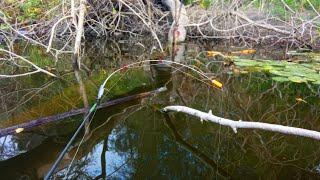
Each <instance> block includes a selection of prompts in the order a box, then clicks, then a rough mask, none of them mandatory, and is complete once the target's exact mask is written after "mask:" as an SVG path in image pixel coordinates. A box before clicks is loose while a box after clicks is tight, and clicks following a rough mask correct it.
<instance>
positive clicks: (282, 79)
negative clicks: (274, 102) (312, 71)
mask: <svg viewBox="0 0 320 180" xmlns="http://www.w3.org/2000/svg"><path fill="white" fill-rule="evenodd" d="M272 80H274V81H277V82H287V81H290V80H289V79H288V78H287V77H281V76H275V77H272Z"/></svg>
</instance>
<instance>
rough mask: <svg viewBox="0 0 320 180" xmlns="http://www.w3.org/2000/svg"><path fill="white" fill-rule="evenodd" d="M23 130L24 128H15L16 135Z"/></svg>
mask: <svg viewBox="0 0 320 180" xmlns="http://www.w3.org/2000/svg"><path fill="white" fill-rule="evenodd" d="M23 130H24V128H17V129H16V130H15V131H16V133H21V132H22V131H23Z"/></svg>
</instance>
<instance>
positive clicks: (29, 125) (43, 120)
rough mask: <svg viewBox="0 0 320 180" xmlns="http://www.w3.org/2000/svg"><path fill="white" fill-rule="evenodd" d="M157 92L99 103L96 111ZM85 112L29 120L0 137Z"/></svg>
mask: <svg viewBox="0 0 320 180" xmlns="http://www.w3.org/2000/svg"><path fill="white" fill-rule="evenodd" d="M157 92H158V91H157V90H155V91H149V92H144V93H140V94H135V95H131V96H126V97H122V98H119V99H114V100H110V101H107V102H104V103H101V104H100V105H99V106H98V108H97V109H101V108H106V107H110V106H114V105H117V104H121V103H125V102H128V101H132V100H136V99H141V98H145V97H148V96H150V95H152V94H154V93H157ZM86 112H87V109H86V108H80V109H74V110H71V111H68V112H64V113H61V114H56V115H52V116H46V117H42V118H39V119H34V120H31V121H29V122H26V123H22V124H18V125H15V126H11V127H7V128H3V129H0V137H2V136H6V135H9V134H13V133H15V130H16V129H18V128H23V129H24V130H28V129H30V128H33V127H36V126H40V125H43V124H47V123H50V122H57V121H60V120H63V119H65V118H68V117H72V116H76V115H79V114H84V113H86Z"/></svg>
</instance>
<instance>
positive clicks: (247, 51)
mask: <svg viewBox="0 0 320 180" xmlns="http://www.w3.org/2000/svg"><path fill="white" fill-rule="evenodd" d="M253 53H256V50H254V49H245V50H242V51H235V52H231V54H243V55H246V54H253Z"/></svg>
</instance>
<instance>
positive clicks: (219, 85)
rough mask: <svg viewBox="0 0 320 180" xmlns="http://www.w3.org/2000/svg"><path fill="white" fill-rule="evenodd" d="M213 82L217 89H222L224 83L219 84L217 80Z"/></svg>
mask: <svg viewBox="0 0 320 180" xmlns="http://www.w3.org/2000/svg"><path fill="white" fill-rule="evenodd" d="M211 82H212V84H213V85H214V86H216V87H218V88H222V83H221V82H219V81H217V80H215V79H214V80H212V81H211Z"/></svg>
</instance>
